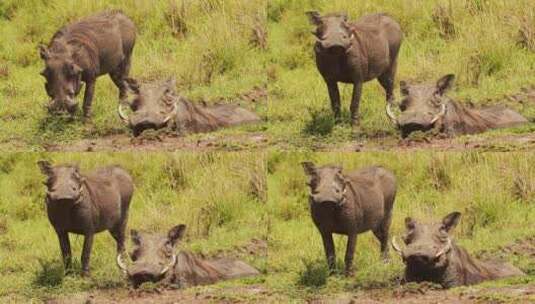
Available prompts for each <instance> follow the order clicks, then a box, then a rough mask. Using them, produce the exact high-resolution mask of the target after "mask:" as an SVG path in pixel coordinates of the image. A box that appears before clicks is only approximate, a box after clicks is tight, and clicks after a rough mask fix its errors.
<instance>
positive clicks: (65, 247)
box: [56, 231, 72, 271]
mask: <svg viewBox="0 0 535 304" xmlns="http://www.w3.org/2000/svg"><path fill="white" fill-rule="evenodd" d="M56 233H57V235H58V239H59V247H60V249H61V257H62V259H63V265H64V267H65V270H66V271H68V270H69V269H70V268H71V261H72V256H71V242H70V241H69V234H68V233H67V232H65V231H56Z"/></svg>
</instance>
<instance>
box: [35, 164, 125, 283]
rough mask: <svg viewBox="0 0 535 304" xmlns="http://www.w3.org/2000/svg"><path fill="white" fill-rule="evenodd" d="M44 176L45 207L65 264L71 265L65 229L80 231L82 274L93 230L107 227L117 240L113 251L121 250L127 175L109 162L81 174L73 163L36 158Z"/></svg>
mask: <svg viewBox="0 0 535 304" xmlns="http://www.w3.org/2000/svg"><path fill="white" fill-rule="evenodd" d="M38 165H39V167H40V168H41V172H43V174H45V175H46V176H47V180H46V183H45V185H46V187H47V191H46V198H45V203H46V210H47V213H48V219H49V220H50V223H51V224H52V226H53V227H54V230H55V231H56V233H57V235H58V238H59V244H60V248H61V254H62V257H63V263H64V265H65V268H66V269H68V268H70V265H71V245H70V241H69V235H68V233H75V234H82V235H84V237H85V238H84V247H83V251H82V274H83V275H88V274H89V257H90V255H91V247H92V245H93V236H94V234H95V233H98V232H101V231H104V230H108V231H109V232H110V234H111V235H112V236H113V238H114V239H115V241H116V242H117V253H118V254H120V253H123V252H124V248H125V247H124V238H125V229H126V222H127V220H128V207H129V205H130V200H131V198H132V194H133V192H134V184H133V182H132V178H131V177H130V175H129V174H128V173H127V172H126V171H125V170H123V169H122V168H120V167H117V166H110V167H104V168H100V169H97V170H95V171H93V172H91V173H88V174H81V173H80V170H79V169H78V167H77V166H72V165H58V166H52V165H51V164H50V163H49V162H47V161H39V162H38Z"/></svg>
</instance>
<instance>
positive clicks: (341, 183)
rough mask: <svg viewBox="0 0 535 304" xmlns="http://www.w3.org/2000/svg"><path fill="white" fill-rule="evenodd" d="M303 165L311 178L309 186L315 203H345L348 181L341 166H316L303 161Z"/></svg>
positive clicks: (311, 197)
mask: <svg viewBox="0 0 535 304" xmlns="http://www.w3.org/2000/svg"><path fill="white" fill-rule="evenodd" d="M302 165H303V169H304V170H305V173H306V174H307V175H308V176H309V178H310V180H309V183H308V186H309V187H310V199H311V200H312V202H313V203H317V204H336V205H341V204H342V203H343V200H344V191H345V189H346V181H345V179H344V176H343V175H342V168H341V167H338V166H323V167H315V166H314V164H313V163H311V162H303V163H302Z"/></svg>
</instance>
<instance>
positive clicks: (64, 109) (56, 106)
mask: <svg viewBox="0 0 535 304" xmlns="http://www.w3.org/2000/svg"><path fill="white" fill-rule="evenodd" d="M47 108H48V112H50V113H55V114H59V113H69V114H71V115H72V114H74V113H75V112H76V110H77V109H78V103H77V102H76V101H75V100H74V99H65V100H52V101H51V102H50V103H49V104H48V106H47Z"/></svg>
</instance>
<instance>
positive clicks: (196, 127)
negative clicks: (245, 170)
mask: <svg viewBox="0 0 535 304" xmlns="http://www.w3.org/2000/svg"><path fill="white" fill-rule="evenodd" d="M127 83H128V86H129V88H130V90H131V91H132V92H133V93H134V95H135V96H134V99H133V101H132V102H130V104H129V106H130V109H131V110H132V114H131V115H130V116H128V115H127V114H126V113H125V111H124V109H123V105H122V104H119V108H118V112H119V117H121V119H122V120H123V121H124V122H125V123H126V124H128V126H129V127H130V128H131V129H132V131H133V133H134V136H138V135H140V134H141V133H142V132H143V131H144V130H147V129H156V130H157V129H162V128H165V127H167V126H172V127H173V128H175V129H176V131H177V132H178V133H179V134H188V133H202V132H211V131H215V130H217V129H219V128H223V127H230V126H235V125H239V124H246V123H254V122H259V121H260V118H259V117H258V116H257V115H256V114H255V113H253V112H251V111H249V110H246V109H244V108H241V107H239V106H237V105H230V104H221V105H213V106H206V105H201V104H194V103H192V102H190V101H188V100H187V99H185V98H184V97H182V96H179V95H178V94H177V93H176V91H175V87H176V83H175V80H174V79H169V80H167V81H165V82H160V83H153V84H148V85H139V84H138V83H137V81H136V80H134V79H127Z"/></svg>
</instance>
